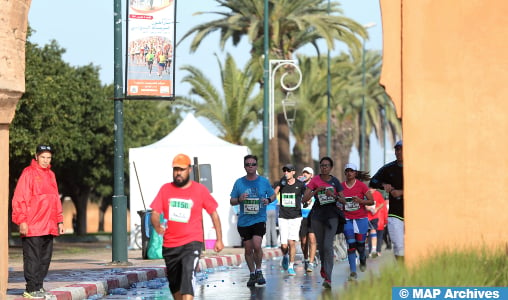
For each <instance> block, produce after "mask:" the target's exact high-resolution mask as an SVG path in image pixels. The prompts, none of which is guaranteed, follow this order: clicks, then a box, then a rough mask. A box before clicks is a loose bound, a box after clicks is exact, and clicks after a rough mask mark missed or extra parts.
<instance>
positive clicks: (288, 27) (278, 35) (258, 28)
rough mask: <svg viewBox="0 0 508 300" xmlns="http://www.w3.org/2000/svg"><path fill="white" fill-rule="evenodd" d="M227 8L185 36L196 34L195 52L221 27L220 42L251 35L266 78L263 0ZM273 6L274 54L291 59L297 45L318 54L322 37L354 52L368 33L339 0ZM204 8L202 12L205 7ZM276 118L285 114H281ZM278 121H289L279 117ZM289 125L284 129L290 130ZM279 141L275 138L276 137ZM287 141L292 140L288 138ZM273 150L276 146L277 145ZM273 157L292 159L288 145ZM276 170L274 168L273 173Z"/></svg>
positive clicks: (242, 0) (277, 0) (274, 0)
mask: <svg viewBox="0 0 508 300" xmlns="http://www.w3.org/2000/svg"><path fill="white" fill-rule="evenodd" d="M216 1H217V2H218V3H219V5H220V6H221V7H223V8H226V11H217V12H210V13H214V14H217V15H219V16H220V18H219V19H216V20H213V21H211V22H207V23H204V24H201V25H198V26H196V27H194V28H192V29H191V30H189V31H188V32H187V33H186V34H185V35H184V36H183V38H182V39H185V38H187V37H189V36H190V35H192V34H194V33H196V35H195V36H194V38H193V40H192V43H191V51H195V50H196V49H197V48H198V47H199V45H200V44H201V42H202V41H203V40H204V38H205V37H207V36H208V35H209V34H210V33H213V32H215V31H219V32H220V41H219V43H220V46H221V47H222V48H224V46H225V44H226V42H227V41H229V40H231V41H232V42H233V45H237V44H238V43H239V42H240V40H241V38H242V37H243V36H247V38H248V39H249V41H250V42H251V44H252V48H251V55H252V61H253V62H257V63H254V64H252V67H253V69H252V72H253V74H254V76H256V77H255V78H256V79H257V80H259V82H261V83H262V74H263V72H262V71H263V65H262V60H261V59H259V58H260V57H261V55H263V53H264V51H263V49H264V47H263V46H264V44H263V43H264V41H263V40H264V28H263V27H264V22H263V21H264V3H263V1H251V0H216ZM269 6H270V7H269V11H270V20H269V24H270V28H269V32H270V39H269V40H270V46H269V48H270V53H269V56H270V58H274V59H275V58H277V59H291V58H292V57H293V53H294V51H295V50H297V49H299V48H300V47H302V46H304V45H307V44H311V45H313V46H314V47H315V49H316V51H317V53H318V54H319V48H318V46H317V41H318V40H320V39H323V40H325V41H326V43H327V45H328V48H329V49H333V48H334V42H335V41H341V42H344V43H346V44H347V45H348V47H350V48H351V49H352V50H351V51H352V52H354V53H358V52H359V49H361V41H360V39H359V38H366V37H367V33H366V31H365V29H364V28H363V27H362V26H361V25H360V24H358V23H357V22H355V21H354V20H352V19H349V18H346V17H344V16H343V15H342V10H341V9H340V8H339V4H338V3H337V2H333V3H331V5H330V7H329V6H328V2H327V1H325V0H269ZM201 13H203V12H201ZM277 119H279V120H280V119H282V118H281V116H280V115H279V116H278V118H277ZM279 126H281V127H284V126H287V124H286V123H285V122H279ZM286 131H287V128H279V132H286ZM275 143H276V141H275ZM284 144H287V145H289V143H288V142H287V141H285V142H284ZM272 151H273V148H272ZM278 153H280V156H279V155H273V156H272V155H271V156H270V165H272V166H273V165H276V164H278V163H279V159H280V160H281V161H289V157H290V156H289V147H288V149H280V148H279V149H278V151H277V154H278ZM270 173H271V174H273V173H272V172H270Z"/></svg>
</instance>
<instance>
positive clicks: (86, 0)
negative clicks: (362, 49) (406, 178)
mask: <svg viewBox="0 0 508 300" xmlns="http://www.w3.org/2000/svg"><path fill="white" fill-rule="evenodd" d="M257 1H261V0H257ZM339 2H340V3H341V8H342V9H343V11H344V15H345V16H347V17H349V18H352V19H354V20H355V21H357V22H358V23H360V24H367V23H372V22H374V23H376V26H375V27H372V28H369V29H368V32H369V35H370V39H369V40H368V41H367V42H366V48H367V49H375V50H381V49H382V26H381V25H382V24H381V14H380V9H379V0H344V1H339ZM197 3H199V5H197ZM113 4H114V1H112V0H110V1H107V0H35V1H32V3H31V6H30V12H29V19H28V20H29V24H30V26H31V27H32V28H33V29H34V30H35V31H36V32H35V34H33V36H32V37H31V39H30V40H31V41H32V42H34V43H37V44H39V45H44V44H47V43H49V41H50V40H53V39H54V40H56V41H57V42H58V44H59V45H60V47H62V48H64V49H66V53H65V54H64V55H63V59H64V60H65V61H66V62H68V63H70V64H71V65H74V66H82V65H88V64H90V63H91V64H93V65H95V66H99V67H100V79H101V81H102V82H103V83H105V84H110V83H113V28H114V24H113V9H114V6H113ZM125 9H126V1H123V3H122V11H124V12H125ZM216 10H217V2H216V1H213V0H193V1H192V0H179V1H178V2H177V27H176V30H177V31H176V35H177V40H179V38H180V37H181V36H182V35H183V34H184V33H185V32H187V31H188V30H189V29H190V28H192V27H194V26H196V25H197V24H200V23H203V22H207V21H210V20H213V19H216V18H217V16H216V15H213V14H208V15H207V14H205V15H200V16H193V14H194V13H195V12H197V11H216ZM124 38H125V37H124ZM190 40H191V39H190V38H189V39H187V40H186V41H185V42H184V43H182V44H181V45H180V46H179V47H178V48H177V49H176V58H175V62H176V68H177V70H176V94H177V95H182V94H186V93H187V92H188V90H189V87H188V86H185V85H184V84H181V83H179V78H182V77H183V76H184V74H182V73H179V71H178V68H179V67H180V66H183V65H187V64H189V65H194V66H196V67H199V68H200V69H201V70H202V71H203V72H204V73H205V74H206V75H207V76H208V77H209V78H210V79H211V80H212V82H214V81H215V80H216V82H217V85H218V83H219V78H218V77H219V74H218V68H217V62H216V57H215V55H214V54H215V53H216V54H218V55H219V57H221V58H224V57H225V52H226V51H227V52H230V53H231V54H232V55H233V57H234V58H235V60H236V61H237V64H238V65H239V66H243V65H244V64H245V62H246V61H247V59H248V56H249V49H250V47H249V45H248V43H247V42H246V41H245V40H243V41H242V42H241V44H240V46H239V47H233V46H232V45H231V44H229V45H228V46H227V47H226V49H225V51H224V52H222V51H221V50H220V48H219V42H218V34H212V35H210V36H208V37H207V38H206V39H205V40H204V42H203V43H202V45H201V47H200V49H198V51H196V52H195V53H190V52H189V44H190ZM344 50H345V49H344V48H341V46H340V45H338V47H337V50H336V51H335V52H339V51H344ZM307 51H309V52H307ZM324 51H326V48H325V47H323V48H322V52H323V53H325V52H324ZM301 52H303V53H305V54H309V55H314V54H315V51H314V50H313V48H309V50H307V49H304V50H302V51H301ZM335 52H332V55H333V54H334V53H335ZM372 142H374V143H376V141H372ZM373 150H374V149H373ZM388 151H391V149H390V148H389V149H388ZM391 153H393V151H391V152H389V153H388V152H387V160H391V159H392V158H393V155H392V154H391ZM373 155H374V157H372V158H371V161H372V166H371V170H377V169H378V168H379V167H380V166H381V165H382V163H383V161H382V159H383V152H382V149H378V150H374V151H373ZM357 156H358V153H357V152H355V151H353V154H352V157H351V161H352V162H355V163H357V164H358V158H357Z"/></svg>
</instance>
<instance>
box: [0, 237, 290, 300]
mask: <svg viewBox="0 0 508 300" xmlns="http://www.w3.org/2000/svg"><path fill="white" fill-rule="evenodd" d="M263 252H264V259H269V258H273V257H276V256H280V255H282V253H281V251H280V249H263ZM243 253H244V250H243V248H225V249H224V250H223V251H221V252H220V253H219V254H218V253H214V252H213V251H211V250H206V251H204V252H203V255H202V258H201V259H200V261H199V268H200V269H206V268H213V267H218V266H231V265H239V264H241V263H243V262H244V255H243ZM127 260H128V264H129V266H124V265H112V264H111V262H112V249H111V246H110V243H109V242H94V243H58V242H55V244H54V253H53V259H52V261H51V266H50V270H49V273H48V276H47V277H46V280H45V282H44V288H45V289H46V290H47V291H50V292H51V293H52V294H54V297H52V298H51V299H53V300H82V299H87V298H88V297H90V296H93V295H96V294H103V295H106V294H107V292H108V290H110V289H113V288H128V287H130V286H131V285H132V284H133V283H135V282H139V281H147V280H151V279H154V278H157V277H165V271H166V267H165V264H164V260H163V259H157V260H143V259H141V250H129V251H128V259H127ZM24 290H25V279H24V277H23V256H22V249H21V248H20V247H11V248H9V280H8V285H7V298H6V300H20V299H24V298H22V294H23V291H24Z"/></svg>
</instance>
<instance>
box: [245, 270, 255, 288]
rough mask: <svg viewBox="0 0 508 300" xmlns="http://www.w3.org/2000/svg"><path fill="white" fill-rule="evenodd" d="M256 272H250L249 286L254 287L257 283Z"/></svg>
mask: <svg viewBox="0 0 508 300" xmlns="http://www.w3.org/2000/svg"><path fill="white" fill-rule="evenodd" d="M256 280H257V278H256V274H255V273H250V277H249V281H247V286H248V287H253V286H255V285H256Z"/></svg>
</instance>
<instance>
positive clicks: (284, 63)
mask: <svg viewBox="0 0 508 300" xmlns="http://www.w3.org/2000/svg"><path fill="white" fill-rule="evenodd" d="M296 62H297V61H296V60H286V59H270V67H269V74H268V75H269V78H270V80H269V81H268V82H269V85H268V87H269V89H270V94H269V106H270V107H269V119H270V126H269V127H270V128H269V129H270V130H269V132H270V134H269V138H270V139H271V138H273V137H274V136H275V75H276V74H277V71H278V70H279V69H280V68H281V67H291V68H292V69H294V70H296V71H297V72H298V75H299V76H298V82H297V83H296V84H295V85H294V86H287V85H286V84H285V83H284V79H285V78H286V76H288V75H290V72H289V71H288V70H285V72H284V73H282V76H281V77H280V86H281V87H282V88H283V89H284V91H286V92H288V94H286V99H284V100H282V109H283V111H284V117H285V118H286V122H288V125H289V126H291V125H292V124H293V122H294V121H295V116H296V102H295V101H293V100H291V98H290V93H291V92H292V91H294V90H296V89H297V88H298V87H299V86H300V84H301V83H302V71H301V70H300V68H299V67H298V65H297V64H296ZM289 110H291V111H292V113H288V111H289Z"/></svg>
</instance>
